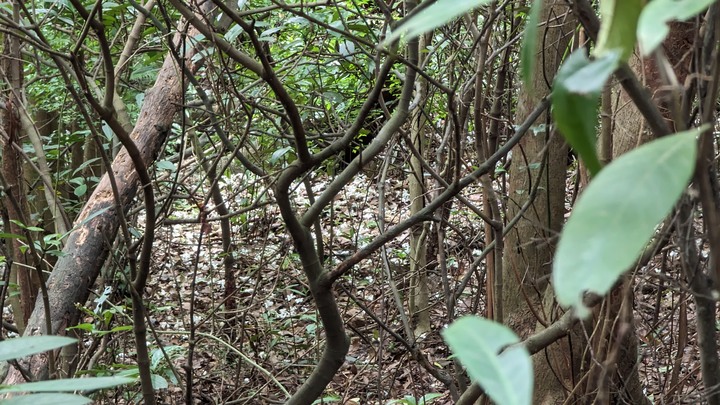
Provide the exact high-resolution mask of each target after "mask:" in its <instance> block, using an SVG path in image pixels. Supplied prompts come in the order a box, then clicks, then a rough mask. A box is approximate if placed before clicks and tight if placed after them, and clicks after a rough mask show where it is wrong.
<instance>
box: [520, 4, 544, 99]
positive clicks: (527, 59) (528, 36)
mask: <svg viewBox="0 0 720 405" xmlns="http://www.w3.org/2000/svg"><path fill="white" fill-rule="evenodd" d="M542 3H543V0H533V3H532V5H531V7H530V14H529V15H528V19H527V23H525V24H526V25H525V33H524V34H523V42H522V49H521V51H520V68H521V71H522V79H523V83H525V84H526V85H528V84H530V83H531V81H530V78H531V75H532V71H533V69H534V68H535V53H536V52H537V44H538V24H539V23H540V21H539V20H540V9H541V8H542Z"/></svg>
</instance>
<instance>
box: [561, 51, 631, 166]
mask: <svg viewBox="0 0 720 405" xmlns="http://www.w3.org/2000/svg"><path fill="white" fill-rule="evenodd" d="M619 58H620V52H619V51H618V50H615V51H610V52H607V53H606V55H605V56H603V57H602V58H599V59H596V60H594V61H590V60H589V59H588V58H587V57H586V56H585V51H584V50H583V49H578V50H576V51H575V52H573V53H572V54H571V55H570V56H569V57H568V58H567V60H566V61H565V63H563V65H562V66H561V67H560V70H559V71H558V74H557V76H556V77H555V83H554V84H553V92H552V114H553V118H554V119H555V123H556V124H557V127H558V129H559V130H560V133H561V134H562V135H563V136H564V137H565V139H566V140H567V141H568V143H569V144H570V145H571V146H572V147H573V149H575V151H576V152H577V153H578V154H579V155H580V157H581V158H582V159H583V161H584V162H585V165H586V166H587V168H588V170H590V173H591V174H593V175H595V174H597V173H598V172H599V171H600V168H601V165H600V160H598V157H597V150H596V139H597V137H596V133H597V131H596V126H597V120H598V112H597V108H598V102H599V100H600V94H601V92H602V88H603V86H604V85H605V82H606V81H607V79H608V78H609V77H610V75H611V74H612V73H613V72H614V71H615V69H616V68H617V65H618V63H619Z"/></svg>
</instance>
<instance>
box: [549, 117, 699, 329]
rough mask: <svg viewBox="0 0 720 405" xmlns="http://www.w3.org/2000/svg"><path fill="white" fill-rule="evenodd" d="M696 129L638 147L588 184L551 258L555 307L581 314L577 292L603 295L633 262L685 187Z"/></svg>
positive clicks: (690, 171) (692, 162) (584, 311)
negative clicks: (559, 305)
mask: <svg viewBox="0 0 720 405" xmlns="http://www.w3.org/2000/svg"><path fill="white" fill-rule="evenodd" d="M701 130H702V128H701V129H695V130H692V131H686V132H683V133H680V134H676V135H672V136H668V137H664V138H660V139H658V140H656V141H653V142H650V143H648V144H646V145H643V146H641V147H639V148H637V149H635V150H633V151H631V152H629V153H626V154H624V155H622V156H620V157H619V158H618V159H617V160H616V161H614V162H613V163H611V164H610V165H608V166H607V167H606V168H605V169H603V171H602V172H600V174H598V175H597V177H595V178H594V179H593V180H592V181H591V182H590V184H589V185H588V187H587V188H586V189H585V191H584V192H583V193H582V195H581V196H580V198H579V199H578V201H577V203H576V204H575V207H574V208H573V212H572V214H571V215H570V218H569V219H568V221H567V224H566V225H565V229H564V230H563V232H562V234H561V235H560V242H559V243H558V248H557V252H556V254H555V260H554V262H553V272H552V283H553V286H554V288H555V293H556V296H557V300H558V302H559V303H560V304H561V305H563V306H572V307H574V308H575V309H576V311H577V314H578V316H579V317H585V316H587V315H588V310H587V308H585V307H584V306H583V302H582V297H583V293H585V292H586V291H590V292H593V293H596V294H600V295H604V294H606V293H607V292H608V291H610V289H611V288H612V286H613V285H614V284H615V282H616V281H617V280H618V278H619V277H620V276H621V275H622V274H623V273H624V272H625V271H627V270H628V269H629V268H630V267H631V266H632V265H633V263H635V260H637V257H638V256H639V255H640V253H641V252H642V250H643V249H644V248H645V246H647V244H648V242H649V241H650V240H651V238H652V237H653V235H654V233H655V228H656V227H657V225H658V224H659V223H660V221H662V220H663V219H664V218H665V217H666V216H667V215H668V214H669V213H670V211H671V210H672V208H673V206H674V205H675V203H676V202H677V200H678V199H679V198H680V196H681V195H682V193H683V191H684V190H685V188H686V187H687V184H688V181H689V180H690V177H691V176H692V174H693V170H694V169H695V156H696V152H697V150H696V149H697V146H696V140H695V138H696V136H697V135H698V134H699V133H700V131H701Z"/></svg>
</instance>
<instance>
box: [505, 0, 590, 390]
mask: <svg viewBox="0 0 720 405" xmlns="http://www.w3.org/2000/svg"><path fill="white" fill-rule="evenodd" d="M567 12H568V7H567V6H566V5H565V2H562V1H556V0H547V1H545V2H544V4H543V8H542V10H541V11H540V20H539V21H542V22H543V23H542V24H543V25H542V26H541V27H540V31H539V35H538V38H537V41H538V47H537V49H538V52H539V53H538V54H537V55H536V58H537V60H536V63H535V71H534V72H532V74H531V83H527V84H526V86H524V87H523V88H522V89H521V91H520V95H519V100H518V107H517V113H516V119H515V121H516V122H521V121H523V120H524V119H525V117H527V116H528V115H529V113H530V111H531V110H532V109H533V108H534V107H535V106H536V105H538V104H539V103H540V101H541V98H542V97H543V96H545V95H547V94H548V93H549V91H550V88H549V85H550V84H551V81H552V79H553V76H554V75H555V72H557V70H558V68H559V66H560V63H561V61H562V57H563V55H564V54H565V52H566V51H567V48H568V44H569V41H570V38H571V36H572V35H573V31H574V28H575V24H573V23H572V22H571V21H570V19H569V18H568V17H567ZM548 114H549V113H548ZM549 122H550V118H549V117H548V116H547V115H546V116H544V117H542V118H541V119H540V120H538V121H536V123H535V127H534V128H533V129H532V130H531V131H532V132H531V135H530V136H526V137H525V138H523V140H522V141H521V142H520V144H519V145H518V146H516V147H515V148H513V152H512V164H511V167H510V171H509V172H510V177H509V192H508V194H509V200H508V204H507V205H508V213H507V216H506V218H513V217H515V215H516V214H517V213H518V212H519V210H520V207H522V206H523V205H524V204H525V202H526V201H527V199H528V197H529V196H530V195H531V190H533V189H534V188H536V187H539V188H538V190H537V194H536V198H535V200H534V202H533V203H532V206H531V207H530V209H528V210H527V211H526V213H525V215H524V216H523V218H522V219H521V220H520V221H518V223H517V225H516V227H515V228H514V229H512V230H511V231H510V232H509V233H508V235H507V239H506V242H505V249H504V252H503V272H502V279H503V281H504V283H503V291H502V292H501V296H502V297H503V302H502V305H503V308H501V309H500V308H497V309H495V310H496V311H497V310H501V311H502V313H503V314H504V315H505V323H506V324H507V325H509V326H510V327H511V328H512V329H513V330H514V331H515V332H516V333H518V334H519V335H520V337H521V338H526V337H528V336H530V335H531V334H532V333H533V332H535V331H536V329H538V328H539V327H540V328H541V325H542V324H545V325H547V324H549V323H552V321H553V320H554V319H557V317H559V314H558V313H556V310H555V309H553V304H552V303H553V301H554V298H553V294H552V290H548V291H547V294H546V289H547V286H548V280H549V275H550V271H551V263H552V259H553V253H554V247H555V243H556V241H557V234H558V233H559V231H560V229H561V227H562V224H563V222H564V213H565V177H566V170H567V145H566V144H565V142H564V140H563V139H562V137H561V136H560V134H558V133H556V132H554V131H551V130H550V126H549V125H547V124H549ZM497 293H500V292H498V291H496V294H497ZM568 342H569V341H568V340H567V339H565V340H563V341H562V342H560V343H556V344H554V345H553V346H551V347H549V348H547V349H546V350H545V351H543V352H541V353H539V354H538V355H536V356H534V358H533V363H534V365H535V389H534V393H535V394H534V395H535V398H534V401H533V403H535V404H546V403H556V402H558V401H560V403H561V402H562V401H563V400H564V398H565V396H566V392H565V388H564V387H567V386H569V387H572V386H573V385H574V383H573V381H574V377H575V376H574V375H573V371H578V370H579V368H578V367H577V364H573V363H577V361H578V358H577V357H575V356H573V355H572V351H571V350H570V348H569V347H568ZM573 347H577V348H580V347H581V345H580V344H579V343H577V344H576V343H574V344H573Z"/></svg>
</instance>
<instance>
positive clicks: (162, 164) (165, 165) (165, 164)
mask: <svg viewBox="0 0 720 405" xmlns="http://www.w3.org/2000/svg"><path fill="white" fill-rule="evenodd" d="M155 167H157V168H158V169H159V170H169V171H171V172H174V171H175V170H176V168H175V164H174V163H173V162H170V161H168V160H159V161H158V162H157V163H155Z"/></svg>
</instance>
